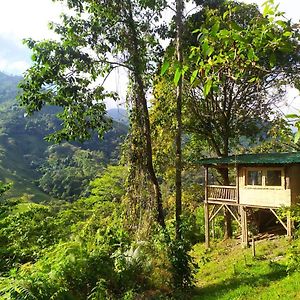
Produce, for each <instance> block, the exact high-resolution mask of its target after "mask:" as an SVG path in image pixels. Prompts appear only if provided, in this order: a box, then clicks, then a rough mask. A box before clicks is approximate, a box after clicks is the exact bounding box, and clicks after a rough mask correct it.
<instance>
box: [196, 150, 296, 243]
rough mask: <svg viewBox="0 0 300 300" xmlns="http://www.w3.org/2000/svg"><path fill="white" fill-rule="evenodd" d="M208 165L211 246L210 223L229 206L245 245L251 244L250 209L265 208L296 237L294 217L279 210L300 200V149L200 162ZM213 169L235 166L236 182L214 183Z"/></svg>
mask: <svg viewBox="0 0 300 300" xmlns="http://www.w3.org/2000/svg"><path fill="white" fill-rule="evenodd" d="M199 163H200V164H201V165H203V166H204V167H205V199H204V212H205V239H206V246H207V247H209V240H210V224H211V222H212V221H213V219H214V218H215V217H216V216H217V215H218V213H219V212H220V211H221V210H222V209H227V210H228V211H229V212H230V214H231V215H232V217H233V218H234V219H235V220H236V221H237V223H238V224H239V226H240V227H241V233H242V235H241V236H242V245H243V246H246V245H248V223H249V220H248V218H249V211H250V210H252V209H264V210H267V211H269V214H272V215H274V216H275V217H276V218H277V220H278V221H279V222H280V223H281V225H282V226H283V227H284V229H285V230H286V234H287V236H289V237H291V236H292V220H291V218H290V216H289V213H287V216H286V217H285V218H281V217H280V216H279V214H278V209H279V208H282V207H291V206H292V205H294V204H296V203H299V202H300V199H299V198H298V196H299V195H300V152H294V153H270V154H243V155H236V156H229V157H224V158H207V159H202V160H200V161H199ZM209 168H216V169H220V168H228V169H230V168H233V169H234V170H235V172H234V173H235V184H234V185H229V186H222V185H210V184H209V181H210V176H209V175H210V174H209V171H210V169H209Z"/></svg>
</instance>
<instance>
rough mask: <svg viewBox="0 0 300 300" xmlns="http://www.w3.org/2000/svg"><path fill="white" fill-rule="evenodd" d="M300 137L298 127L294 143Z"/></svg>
mask: <svg viewBox="0 0 300 300" xmlns="http://www.w3.org/2000/svg"><path fill="white" fill-rule="evenodd" d="M299 139H300V130H299V129H298V131H297V133H296V135H295V138H294V143H295V144H296V143H297V142H298V141H299Z"/></svg>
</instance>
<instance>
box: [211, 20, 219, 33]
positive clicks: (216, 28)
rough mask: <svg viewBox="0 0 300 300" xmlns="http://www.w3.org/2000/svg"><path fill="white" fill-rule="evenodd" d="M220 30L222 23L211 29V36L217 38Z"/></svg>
mask: <svg viewBox="0 0 300 300" xmlns="http://www.w3.org/2000/svg"><path fill="white" fill-rule="evenodd" d="M219 28H220V22H216V23H215V24H214V26H213V27H212V28H211V35H212V36H215V35H216V34H217V32H218V31H219Z"/></svg>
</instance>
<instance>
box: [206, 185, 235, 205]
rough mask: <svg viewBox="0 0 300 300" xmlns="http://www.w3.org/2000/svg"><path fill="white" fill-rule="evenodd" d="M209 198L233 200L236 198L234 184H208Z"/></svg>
mask: <svg viewBox="0 0 300 300" xmlns="http://www.w3.org/2000/svg"><path fill="white" fill-rule="evenodd" d="M207 194H208V198H209V200H211V201H213V200H219V201H223V200H224V201H229V202H235V201H236V200H237V190H236V186H217V185H210V186H208V187H207Z"/></svg>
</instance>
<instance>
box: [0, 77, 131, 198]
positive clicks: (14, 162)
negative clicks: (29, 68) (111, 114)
mask: <svg viewBox="0 0 300 300" xmlns="http://www.w3.org/2000/svg"><path fill="white" fill-rule="evenodd" d="M20 79H21V77H16V76H8V75H5V74H3V73H0V180H2V181H4V182H13V187H12V189H11V190H10V192H9V193H8V194H7V195H8V196H9V197H20V196H22V195H23V196H24V195H25V196H26V197H29V198H30V199H32V200H33V201H38V202H40V201H45V200H49V199H50V196H49V195H51V196H52V197H59V198H64V199H67V200H72V199H73V198H74V197H75V196H78V194H80V192H82V190H84V189H85V187H86V186H87V184H88V181H89V180H90V179H92V178H93V177H94V176H96V175H97V172H101V170H102V169H103V167H104V166H105V165H106V164H108V163H115V162H116V161H118V157H119V154H120V144H121V143H122V141H123V139H124V137H125V135H126V133H127V126H126V125H124V124H122V123H119V122H116V121H114V122H113V125H112V129H111V130H110V131H109V132H107V133H106V134H105V136H104V139H103V140H101V141H100V140H99V139H98V138H97V136H96V135H95V136H94V137H93V138H92V139H91V140H90V141H87V142H85V143H83V144H80V143H72V144H70V143H63V144H61V145H56V146H55V147H54V146H53V145H52V144H50V143H48V142H46V141H45V140H44V137H45V136H46V135H47V134H49V133H50V132H52V131H53V130H54V129H55V128H57V127H58V126H59V121H58V120H57V119H56V117H55V113H56V112H57V111H58V108H56V107H47V108H45V109H43V110H42V111H41V112H38V113H36V114H35V115H34V116H32V117H25V116H24V112H23V110H22V109H21V108H19V107H18V105H17V103H16V100H15V97H16V95H17V93H18V89H17V83H18V82H19V80H20ZM62 152H63V153H64V154H63V156H61V153H62ZM84 168H85V169H84ZM82 169H84V171H82ZM58 174H59V176H58ZM63 176H67V177H68V180H65V179H64V178H63ZM72 180H75V182H72ZM54 181H55V182H54Z"/></svg>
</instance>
